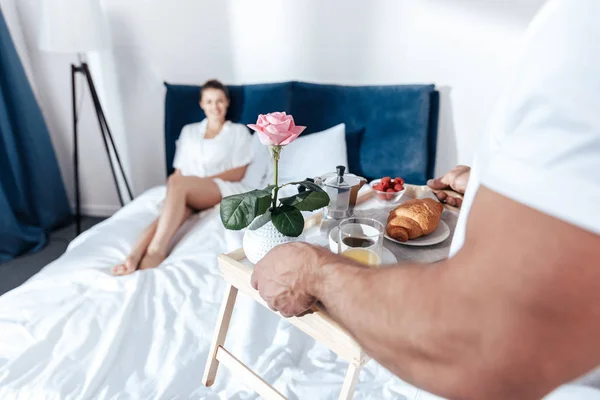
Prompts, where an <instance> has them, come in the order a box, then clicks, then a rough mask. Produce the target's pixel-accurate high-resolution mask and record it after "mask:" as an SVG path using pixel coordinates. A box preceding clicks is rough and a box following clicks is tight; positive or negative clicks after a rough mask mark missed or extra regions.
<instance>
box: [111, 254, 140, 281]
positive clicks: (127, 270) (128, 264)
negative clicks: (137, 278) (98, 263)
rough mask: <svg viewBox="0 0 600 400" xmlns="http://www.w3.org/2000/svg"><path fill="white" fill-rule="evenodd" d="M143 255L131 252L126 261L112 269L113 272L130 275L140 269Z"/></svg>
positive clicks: (117, 274) (116, 274)
mask: <svg viewBox="0 0 600 400" xmlns="http://www.w3.org/2000/svg"><path fill="white" fill-rule="evenodd" d="M141 258H142V257H141V255H139V254H130V255H129V256H128V257H127V258H126V259H125V262H124V263H122V264H117V265H115V266H114V267H113V269H112V274H113V275H115V276H122V275H129V274H132V273H134V272H135V270H137V269H138V266H139V264H140V259H141Z"/></svg>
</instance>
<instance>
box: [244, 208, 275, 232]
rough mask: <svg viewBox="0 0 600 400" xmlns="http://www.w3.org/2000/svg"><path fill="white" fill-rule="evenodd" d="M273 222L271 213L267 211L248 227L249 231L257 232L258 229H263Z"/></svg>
mask: <svg viewBox="0 0 600 400" xmlns="http://www.w3.org/2000/svg"><path fill="white" fill-rule="evenodd" d="M270 220H271V211H269V210H267V211H266V212H265V213H264V214H263V215H261V216H259V217H256V218H255V219H254V221H252V223H251V224H250V225H249V226H248V229H250V230H251V231H255V230H257V229H258V228H262V227H263V226H264V225H266V224H267V223H268V222H269V221H270Z"/></svg>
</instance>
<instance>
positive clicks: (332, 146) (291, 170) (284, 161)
mask: <svg viewBox="0 0 600 400" xmlns="http://www.w3.org/2000/svg"><path fill="white" fill-rule="evenodd" d="M338 165H343V166H345V167H346V169H347V168H348V154H347V152H346V125H345V124H339V125H336V126H334V127H331V128H329V129H326V130H324V131H321V132H315V133H313V134H311V135H308V136H302V135H300V137H299V138H298V139H296V140H295V141H294V142H292V143H291V144H289V145H287V146H285V147H284V148H283V151H282V152H281V158H280V159H279V184H283V183H288V182H298V181H303V180H304V179H306V178H314V177H316V176H321V175H323V174H326V173H328V172H334V171H335V167H336V166H338ZM268 169H269V173H268V174H267V176H268V179H269V181H268V182H267V184H269V183H272V182H273V174H274V168H273V165H272V163H271V162H269V165H268Z"/></svg>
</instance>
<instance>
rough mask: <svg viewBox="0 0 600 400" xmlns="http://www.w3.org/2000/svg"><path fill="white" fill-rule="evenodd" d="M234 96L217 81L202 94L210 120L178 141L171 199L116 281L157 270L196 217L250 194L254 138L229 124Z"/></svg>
mask: <svg viewBox="0 0 600 400" xmlns="http://www.w3.org/2000/svg"><path fill="white" fill-rule="evenodd" d="M227 107H229V93H228V91H227V88H226V87H225V86H223V84H222V83H221V82H219V81H216V80H211V81H208V82H206V83H205V84H204V85H203V86H202V89H201V90H200V108H202V110H204V113H205V114H206V119H204V120H203V121H202V122H199V123H195V124H190V125H186V126H184V127H183V129H182V130H181V135H180V136H179V140H178V141H177V150H176V152H175V159H174V160H173V167H174V168H175V172H174V173H173V174H172V175H171V176H169V178H168V182H167V196H166V199H165V201H164V204H163V208H162V212H161V214H160V216H159V217H158V218H157V219H156V221H154V222H153V223H152V224H151V225H150V226H149V227H148V228H146V230H145V231H144V232H143V233H142V235H141V237H140V238H139V239H138V241H137V242H136V244H135V246H134V247H133V249H132V250H131V253H130V254H129V256H128V257H127V259H126V260H125V261H124V262H123V263H122V264H118V265H116V266H114V267H113V270H112V272H113V274H114V275H126V274H131V273H132V272H134V271H135V270H137V269H148V268H155V267H157V266H158V265H159V264H160V263H161V262H162V261H163V260H164V259H165V258H166V257H167V255H168V254H167V249H168V247H169V245H170V243H171V240H172V239H173V236H174V235H175V233H176V232H177V230H178V229H179V227H180V226H181V225H182V224H183V222H184V221H185V220H186V219H187V218H188V217H189V216H190V215H191V214H192V213H193V212H195V211H200V210H205V209H207V208H211V207H213V206H215V205H217V204H219V202H220V201H221V198H222V197H224V196H229V195H232V194H236V193H242V192H244V191H246V188H245V187H244V186H243V185H242V183H240V181H241V180H242V178H243V177H244V174H245V173H246V168H247V166H248V164H250V162H251V161H252V158H253V153H252V146H251V140H252V136H251V135H250V132H248V129H247V128H246V127H245V126H244V125H241V124H235V123H232V122H230V121H226V120H225V115H226V113H227Z"/></svg>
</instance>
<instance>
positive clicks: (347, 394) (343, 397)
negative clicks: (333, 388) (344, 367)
mask: <svg viewBox="0 0 600 400" xmlns="http://www.w3.org/2000/svg"><path fill="white" fill-rule="evenodd" d="M361 369H362V365H360V366H357V365H354V364H350V365H349V366H348V371H347V372H346V378H345V379H344V385H343V386H342V392H341V393H340V397H339V400H350V399H352V398H353V397H354V389H356V384H357V383H358V377H359V376H360V370H361Z"/></svg>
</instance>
